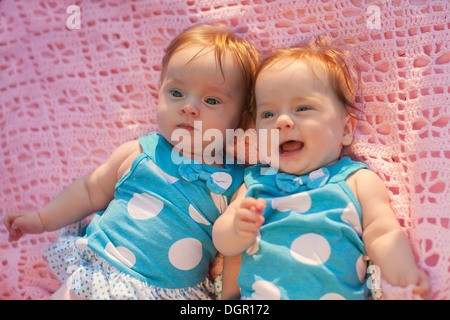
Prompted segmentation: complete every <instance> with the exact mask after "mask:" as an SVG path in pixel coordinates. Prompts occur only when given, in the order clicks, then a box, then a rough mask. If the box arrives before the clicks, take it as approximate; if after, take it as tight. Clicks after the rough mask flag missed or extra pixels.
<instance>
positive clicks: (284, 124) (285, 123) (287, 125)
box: [275, 115, 294, 130]
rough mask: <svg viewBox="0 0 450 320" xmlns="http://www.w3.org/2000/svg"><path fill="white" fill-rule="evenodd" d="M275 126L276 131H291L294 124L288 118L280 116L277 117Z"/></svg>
mask: <svg viewBox="0 0 450 320" xmlns="http://www.w3.org/2000/svg"><path fill="white" fill-rule="evenodd" d="M275 126H276V128H277V129H278V130H282V129H291V128H292V127H293V126H294V122H293V121H292V119H291V118H290V117H289V116H287V115H281V116H279V117H278V119H277V122H276V123H275Z"/></svg>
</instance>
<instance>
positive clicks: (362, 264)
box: [356, 254, 367, 283]
mask: <svg viewBox="0 0 450 320" xmlns="http://www.w3.org/2000/svg"><path fill="white" fill-rule="evenodd" d="M366 273H367V261H366V259H365V256H364V255H363V254H362V255H361V256H360V257H359V258H358V260H356V274H357V275H358V278H359V280H360V281H361V283H363V282H364V281H365V279H366Z"/></svg>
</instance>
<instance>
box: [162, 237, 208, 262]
mask: <svg viewBox="0 0 450 320" xmlns="http://www.w3.org/2000/svg"><path fill="white" fill-rule="evenodd" d="M202 256H203V248H202V244H201V242H200V241H198V240H197V239H194V238H185V239H181V240H178V241H177V242H175V243H174V244H173V245H172V246H171V247H170V249H169V260H170V263H171V264H172V265H173V266H174V267H175V268H177V269H180V270H191V269H193V268H195V267H196V266H197V265H198V264H199V263H200V260H201V259H202Z"/></svg>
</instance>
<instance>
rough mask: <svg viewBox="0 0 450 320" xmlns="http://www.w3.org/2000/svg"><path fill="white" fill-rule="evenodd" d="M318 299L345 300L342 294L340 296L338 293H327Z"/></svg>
mask: <svg viewBox="0 0 450 320" xmlns="http://www.w3.org/2000/svg"><path fill="white" fill-rule="evenodd" d="M320 300H347V299H345V298H344V297H343V296H341V295H340V294H339V293H334V292H332V293H327V294H325V295H323V296H322V297H321V298H320Z"/></svg>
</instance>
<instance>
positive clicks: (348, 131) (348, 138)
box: [342, 113, 356, 146]
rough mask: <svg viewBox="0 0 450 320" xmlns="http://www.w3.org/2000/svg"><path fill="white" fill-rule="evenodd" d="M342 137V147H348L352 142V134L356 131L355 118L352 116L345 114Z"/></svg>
mask: <svg viewBox="0 0 450 320" xmlns="http://www.w3.org/2000/svg"><path fill="white" fill-rule="evenodd" d="M344 124H345V126H344V135H343V137H342V145H343V146H349V145H350V144H351V143H352V142H353V134H354V133H355V130H356V117H355V115H354V114H350V113H349V114H347V115H346V117H345V123H344Z"/></svg>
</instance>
